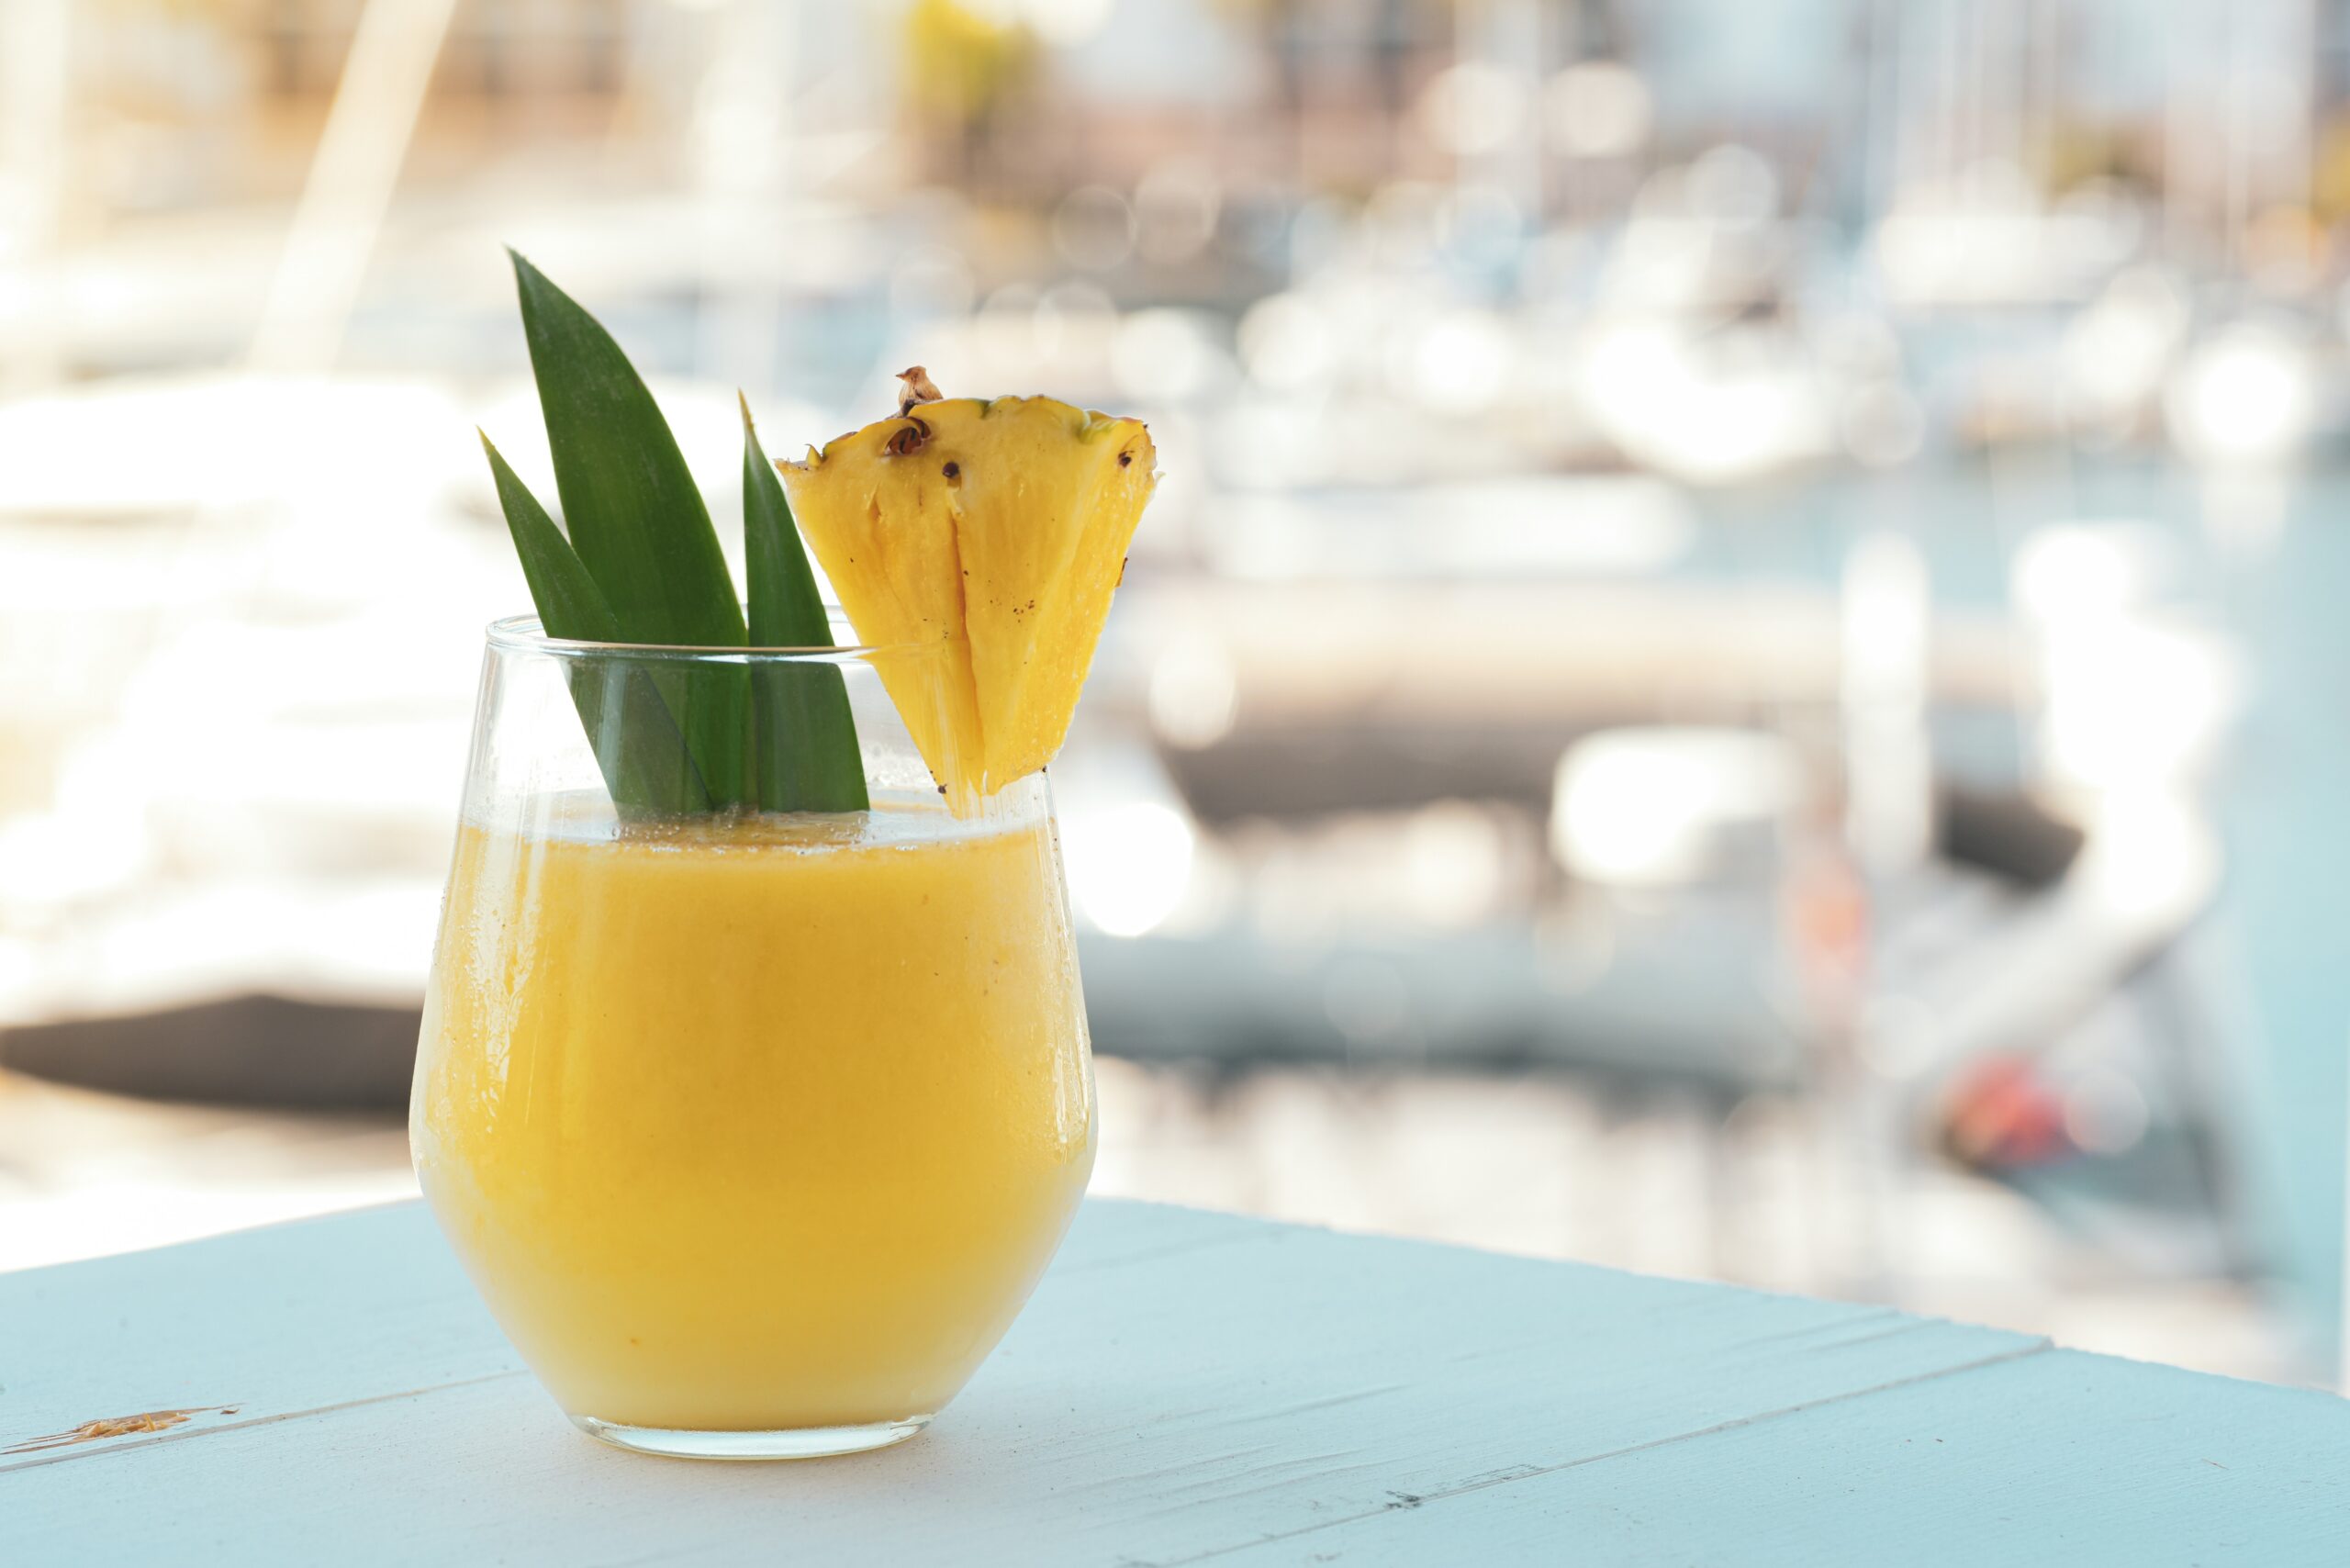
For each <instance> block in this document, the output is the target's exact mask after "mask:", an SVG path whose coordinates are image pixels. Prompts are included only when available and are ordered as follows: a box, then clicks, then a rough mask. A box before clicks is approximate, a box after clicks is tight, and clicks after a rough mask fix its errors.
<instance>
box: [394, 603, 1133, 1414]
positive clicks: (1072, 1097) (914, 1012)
mask: <svg viewBox="0 0 2350 1568" xmlns="http://www.w3.org/2000/svg"><path fill="white" fill-rule="evenodd" d="M930 660H936V662H937V663H938V664H939V665H940V666H941V677H940V678H941V679H942V681H943V680H945V679H946V678H949V677H948V675H947V674H946V660H944V659H943V658H939V657H938V653H937V650H935V649H932V648H927V647H901V648H889V649H856V648H846V649H826V650H822V651H821V652H814V651H811V652H773V651H759V650H747V651H746V650H744V649H726V650H686V649H672V650H661V649H643V648H628V647H620V646H615V645H607V644H576V643H562V642H558V641H555V640H553V639H549V638H546V637H544V636H543V635H541V634H540V633H539V631H538V627H537V622H535V621H532V620H529V619H527V618H526V619H521V620H517V621H511V622H499V623H498V625H497V626H494V627H492V628H491V633H490V646H489V650H488V655H487V660H486V663H485V667H484V678H483V686H482V690H481V697H480V705H479V710H478V712H477V716H476V731H475V737H474V750H473V758H472V762H471V765H470V767H469V771H468V778H467V783H466V789H465V797H464V815H463V820H462V823H461V825H460V827H459V830H458V837H457V846H456V854H455V858H454V863H453V868H452V870H451V873H450V879H449V890H448V895H447V900H446V902H445V905H444V908H443V910H442V923H441V931H440V938H439V943H438V946H437V948H436V951H435V957H434V960H433V967H432V974H431V986H430V990H429V991H428V995H427V999H426V1004H425V1013H424V1027H423V1033H422V1038H421V1041H420V1047H419V1055H418V1061H417V1073H416V1088H415V1095H414V1099H413V1102H412V1105H411V1110H410V1137H411V1140H412V1142H413V1145H414V1149H415V1155H416V1165H417V1170H418V1173H419V1176H420V1180H421V1182H422V1184H423V1189H424V1194H425V1198H426V1201H427V1202H428V1203H429V1204H431V1209H432V1212H433V1214H434V1215H435V1216H436V1217H437V1218H438V1220H439V1222H440V1224H441V1226H442V1229H443V1231H445V1232H446V1233H447V1235H448V1238H449V1240H450V1242H451V1244H452V1245H453V1248H454V1249H455V1251H456V1253H457V1256H458V1258H459V1259H460V1260H462V1261H463V1263H464V1267H465V1269H466V1271H468V1273H470V1274H471V1276H472V1278H473V1280H474V1282H476V1285H477V1286H478V1287H479V1289H480V1290H481V1292H482V1294H483V1296H484V1297H485V1298H486V1299H487V1302H488V1304H489V1306H490V1309H491V1311H492V1312H493V1313H494V1314H495V1315H496V1316H497V1318H498V1323H499V1324H500V1326H501V1327H503V1328H504V1329H505V1331H506V1333H507V1335H508V1336H509V1338H511V1339H512V1340H513V1342H514V1344H515V1346H516V1348H517V1349H518V1350H520V1352H521V1354H522V1357H523V1359H524V1360H525V1361H528V1362H529V1363H530V1366H531V1368H532V1371H533V1372H536V1373H537V1374H538V1376H539V1378H540V1380H541V1381H542V1382H543V1383H544V1384H545V1385H546V1387H547V1388H548V1389H549V1391H550V1392H552V1393H553V1394H554V1397H555V1399H556V1400H557V1401H558V1402H559V1403H560V1404H561V1405H562V1406H563V1407H564V1409H565V1411H566V1412H567V1413H568V1414H569V1415H570V1417H571V1418H572V1419H573V1420H574V1421H575V1422H576V1423H577V1424H578V1425H579V1426H580V1427H582V1428H585V1429H586V1430H588V1431H589V1432H591V1433H593V1434H595V1435H596V1436H598V1437H600V1438H603V1439H606V1440H608V1441H610V1442H613V1443H617V1444H619V1445H621V1446H622V1447H625V1448H632V1449H638V1450H646V1451H651V1452H656V1453H665V1454H674V1455H684V1456H697V1457H709V1458H745V1459H751V1458H784V1457H802V1456H812V1455H819V1454H834V1453H846V1452H853V1451H856V1450H861V1449H868V1448H877V1447H880V1446H882V1445H884V1444H887V1443H890V1442H895V1441H898V1440H900V1439H904V1438H907V1437H911V1436H912V1435H913V1434H914V1433H915V1432H917V1431H919V1430H921V1429H922V1428H923V1425H924V1424H925V1423H927V1422H928V1421H929V1420H930V1419H931V1418H932V1417H933V1416H934V1415H935V1414H936V1413H937V1412H938V1410H939V1409H940V1408H941V1407H942V1406H944V1405H945V1404H946V1401H947V1400H948V1399H950V1398H951V1397H953V1396H954V1394H956V1392H957V1390H958V1389H960V1388H961V1387H962V1386H963V1384H964V1383H965V1382H966V1381H967V1380H968V1378H969V1377H970V1375H971V1373H972V1372H973V1371H974V1370H975V1369H976V1368H977V1367H978V1365H979V1361H981V1359H982V1358H984V1357H985V1356H986V1355H987V1353H988V1351H989V1350H990V1349H992V1348H993V1346H994V1345H995V1343H996V1341H997V1340H998V1339H999V1338H1001V1337H1002V1334H1003V1332H1004V1331H1005V1329H1006V1328H1007V1327H1009V1326H1010V1324H1011V1322H1012V1319H1013V1316H1014V1315H1015V1314H1016V1313H1017V1312H1018V1311H1019V1309H1020V1307H1021V1305H1022V1304H1023V1303H1024V1301H1025V1300H1026V1298H1027V1296H1028V1294H1029V1292H1030V1291H1031V1289H1032V1288H1033V1287H1034V1286H1035V1282H1036V1280H1037V1277H1038V1276H1039V1275H1040V1274H1041V1273H1042V1272H1043V1271H1044V1269H1045V1266H1046V1263H1047V1262H1048V1261H1049V1260H1050V1259H1051V1257H1052V1255H1053V1252H1054V1250H1055V1249H1056V1248H1057V1246H1058V1245H1059V1243H1060V1239H1061V1237H1062V1234H1063V1232H1064V1231H1065V1230H1066V1229H1067V1227H1068V1225H1069V1220H1070V1218H1071V1216H1072V1215H1073V1214H1074V1213H1075V1211H1076V1208H1077V1204H1078V1201H1079V1199H1080V1196H1081V1194H1082V1193H1083V1192H1084V1188H1085V1183H1086V1179H1087V1177H1088V1176H1089V1174H1090V1173H1091V1169H1092V1164H1093V1148H1094V1109H1093V1106H1094V1100H1093V1078H1092V1066H1091V1055H1090V1050H1089V1047H1088V1042H1087V1036H1086V1027H1085V1014H1084V1009H1083V1004H1082V999H1081V997H1080V992H1079V988H1078V975H1077V963H1076V958H1075V955H1074V953H1073V951H1072V948H1071V944H1070V935H1069V915H1068V910H1067V900H1066V897H1065V894H1064V891H1063V888H1062V879H1061V865H1060V855H1059V848H1058V845H1057V840H1056V836H1055V831H1054V825H1053V819H1052V812H1051V802H1050V800H1049V797H1048V795H1047V792H1046V786H1045V781H1044V779H1043V778H1042V776H1041V775H1039V776H1035V777H1031V778H1025V779H1023V780H1020V781H1019V782H1017V783H1015V784H1013V785H1012V786H1010V787H1008V788H1006V789H1004V790H1001V791H1000V792H998V793H997V794H995V795H992V796H990V797H988V798H986V799H985V800H984V801H956V802H953V803H951V804H950V802H949V801H947V800H946V798H945V797H944V796H943V795H942V793H941V792H940V790H939V789H938V787H937V786H936V785H935V784H934V781H933V778H932V774H931V772H930V771H929V769H928V768H927V767H925V766H924V764H923V760H922V758H921V757H920V756H918V755H917V753H916V750H915V747H914V745H913V743H912V739H911V738H910V736H909V732H908V730H907V727H906V724H905V722H903V720H902V718H901V715H900V714H899V712H898V711H896V709H895V708H894V707H893V705H892V703H891V702H890V700H889V699H888V697H887V696H886V695H885V694H884V691H883V689H882V685H881V682H880V680H879V678H878V677H879V674H880V673H881V672H882V671H883V670H885V669H888V670H890V672H891V676H892V679H891V684H892V686H894V687H896V688H897V689H898V690H899V692H900V694H901V700H902V698H903V694H904V693H905V692H906V691H907V690H909V689H915V688H918V687H919V685H920V681H919V680H918V679H909V678H907V676H908V672H909V671H912V672H920V671H922V670H923V669H924V668H926V667H927V666H926V664H925V661H930ZM787 668H789V669H808V670H814V669H819V668H827V669H831V670H836V671H837V672H838V676H839V681H840V683H841V686H842V687H843V688H845V691H846V694H847V698H848V700H849V703H850V705H851V707H852V709H853V711H854V712H855V715H856V729H857V733H858V736H859V743H860V749H861V751H862V753H863V759H864V764H865V773H866V780H865V781H866V786H867V793H868V795H869V799H870V807H869V809H867V810H864V811H856V812H795V813H778V812H759V811H757V810H755V809H748V808H742V807H737V808H734V809H732V810H725V811H716V812H700V813H697V814H692V815H662V814H658V813H647V812H621V811H619V810H617V809H616V808H615V807H614V806H613V804H612V803H611V800H610V796H609V795H608V794H607V792H606V790H605V789H604V787H603V784H602V782H601V778H602V775H599V766H598V758H597V756H596V755H595V752H594V750H593V749H592V747H591V745H590V742H589V740H588V736H587V734H586V733H585V732H583V729H582V726H581V723H580V722H579V718H578V716H577V711H578V709H579V704H580V703H581V701H582V698H581V693H582V691H583V690H589V689H592V690H595V691H599V692H601V693H603V694H605V696H606V697H607V698H608V699H611V700H618V696H617V694H619V693H621V691H622V690H623V689H624V688H626V687H627V686H628V685H629V683H632V682H634V683H639V685H638V688H637V689H638V690H639V692H640V694H642V693H643V691H659V692H662V693H664V694H666V696H667V697H668V698H669V700H670V701H669V706H670V707H671V708H673V709H676V708H679V707H680V702H679V698H680V695H681V694H683V695H684V696H685V697H686V698H687V699H688V703H690V702H699V703H703V704H705V705H707V704H709V703H712V702H715V703H722V704H723V703H743V702H751V701H755V700H759V699H760V698H761V696H762V694H763V691H764V690H765V689H761V688H756V687H755V686H754V685H753V683H754V682H755V681H757V680H759V679H761V678H763V677H764V676H765V675H766V674H767V673H771V672H774V671H777V670H779V669H787ZM826 679H830V678H829V677H826ZM606 760H607V762H608V763H609V760H610V759H606ZM746 766H747V764H746Z"/></svg>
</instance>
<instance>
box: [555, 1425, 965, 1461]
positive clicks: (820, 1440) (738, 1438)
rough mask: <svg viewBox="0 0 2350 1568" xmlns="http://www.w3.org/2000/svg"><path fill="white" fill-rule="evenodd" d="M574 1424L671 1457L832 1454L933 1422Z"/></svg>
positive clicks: (875, 1444) (874, 1444)
mask: <svg viewBox="0 0 2350 1568" xmlns="http://www.w3.org/2000/svg"><path fill="white" fill-rule="evenodd" d="M571 1424H572V1425H573V1426H575V1427H577V1428H579V1429H580V1430H581V1431H583V1432H585V1433H587V1434H588V1436H589V1437H591V1438H597V1439H601V1440H603V1441H605V1442H608V1443H610V1444H611V1445H612V1446H613V1447H614V1448H616V1449H627V1450H629V1451H630V1452H632V1453H654V1454H659V1455H661V1456H662V1457H664V1458H666V1459H744V1460H756V1459H831V1458H833V1457H834V1455H837V1454H845V1453H866V1452H868V1451H869V1450H874V1449H886V1448H888V1447H889V1446H890V1444H891V1443H902V1442H904V1441H905V1440H906V1439H908V1438H911V1437H912V1436H913V1435H914V1434H915V1433H916V1432H919V1431H921V1430H922V1429H923V1428H924V1427H927V1426H929V1425H930V1417H927V1416H909V1417H906V1418H905V1419H904V1420H902V1421H875V1422H873V1423H872V1424H871V1425H869V1426H863V1427H795V1428H784V1429H782V1430H780V1431H772V1432H700V1431H692V1430H688V1429H686V1428H677V1427H628V1426H622V1425H621V1424H620V1423H619V1422H617V1421H599V1420H598V1419H596V1417H593V1416H574V1417H572V1418H571Z"/></svg>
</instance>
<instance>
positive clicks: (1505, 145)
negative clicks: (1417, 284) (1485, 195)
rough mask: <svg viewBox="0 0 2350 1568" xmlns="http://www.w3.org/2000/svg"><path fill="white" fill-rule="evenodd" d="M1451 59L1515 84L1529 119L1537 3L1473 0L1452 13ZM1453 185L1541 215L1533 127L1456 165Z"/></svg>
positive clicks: (1537, 79)
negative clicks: (1469, 187)
mask: <svg viewBox="0 0 2350 1568" xmlns="http://www.w3.org/2000/svg"><path fill="white" fill-rule="evenodd" d="M1453 58H1454V60H1455V61H1456V62H1459V63H1460V64H1463V65H1481V66H1483V67H1485V68H1486V69H1488V70H1490V71H1492V72H1493V73H1494V75H1495V76H1496V77H1506V78H1516V80H1517V89H1516V96H1517V99H1518V101H1519V103H1520V104H1522V105H1523V106H1525V108H1526V112H1527V114H1529V115H1530V114H1531V113H1532V111H1533V106H1534V104H1535V101H1536V97H1537V95H1538V94H1539V91H1540V88H1541V75H1540V72H1541V65H1542V61H1543V59H1544V55H1543V37H1542V6H1540V5H1539V3H1538V0H1474V3H1472V4H1469V5H1464V6H1460V8H1459V9H1458V10H1457V11H1456V12H1455V13H1454V20H1453ZM1454 170H1455V173H1454V181H1455V183H1456V184H1457V185H1482V186H1484V187H1485V188H1487V189H1489V190H1495V191H1499V192H1501V193H1502V194H1503V195H1505V196H1508V197H1509V199H1510V201H1511V202H1512V203H1513V204H1514V205H1515V206H1516V208H1517V210H1518V212H1519V213H1520V214H1521V215H1522V216H1524V217H1526V218H1539V215H1540V213H1541V210H1542V142H1541V138H1540V136H1539V133H1538V132H1537V131H1536V129H1534V128H1533V126H1531V125H1530V124H1529V125H1524V126H1520V127H1518V128H1517V129H1516V131H1514V132H1513V134H1511V135H1510V136H1508V137H1506V138H1505V139H1503V140H1502V141H1501V142H1500V143H1499V144H1498V145H1496V146H1494V147H1491V148H1487V149H1484V150H1483V151H1478V152H1475V153H1473V154H1472V155H1471V156H1469V157H1466V158H1460V159H1458V160H1456V161H1455V164H1454Z"/></svg>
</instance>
